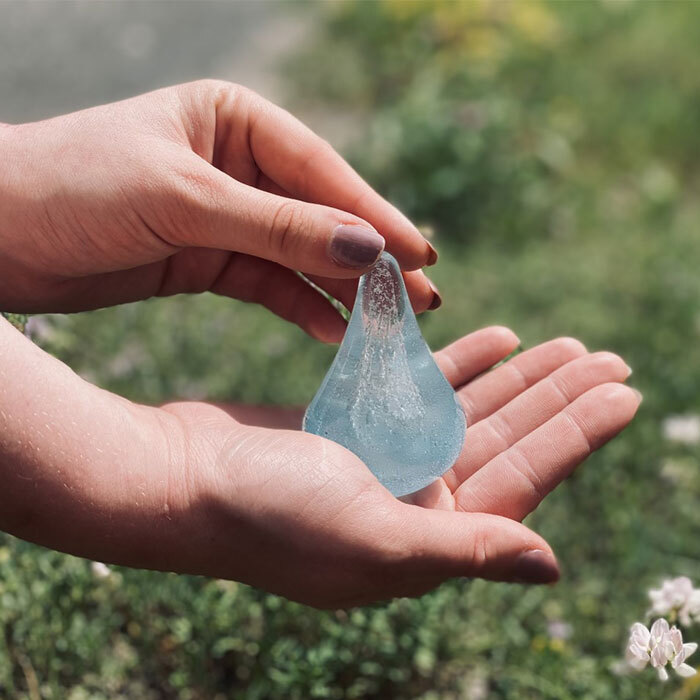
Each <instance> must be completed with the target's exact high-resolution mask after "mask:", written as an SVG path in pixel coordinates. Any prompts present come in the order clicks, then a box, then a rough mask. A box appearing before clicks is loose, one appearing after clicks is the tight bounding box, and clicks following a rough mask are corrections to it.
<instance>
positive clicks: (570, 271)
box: [0, 0, 700, 700]
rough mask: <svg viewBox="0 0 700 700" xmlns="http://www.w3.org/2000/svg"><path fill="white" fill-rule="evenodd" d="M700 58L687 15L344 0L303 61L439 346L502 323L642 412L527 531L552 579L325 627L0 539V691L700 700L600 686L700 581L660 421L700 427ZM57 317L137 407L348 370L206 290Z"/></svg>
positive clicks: (695, 480) (262, 391)
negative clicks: (650, 621)
mask: <svg viewBox="0 0 700 700" xmlns="http://www.w3.org/2000/svg"><path fill="white" fill-rule="evenodd" d="M699 45H700V5H698V4H696V3H690V2H687V3H681V2H677V3H655V2H647V3H641V2H637V3H635V2H622V0H619V1H617V2H616V1H615V0H609V1H608V2H578V3H573V2H572V3H551V4H548V3H545V4H542V3H537V2H522V3H520V2H518V3H516V2H513V3H506V2H485V1H484V2H470V3H451V2H431V3H427V2H426V3H423V2H414V3H386V2H372V3H370V2H358V3H357V4H350V3H348V4H345V3H343V4H329V5H328V6H327V7H326V8H325V14H324V16H323V21H322V22H321V23H320V24H319V36H318V37H317V39H315V40H314V41H313V42H311V43H310V44H308V45H307V46H306V47H305V48H304V49H303V54H300V55H298V56H297V57H296V59H295V61H294V63H293V66H292V67H291V69H290V70H291V73H292V76H293V83H292V84H294V86H295V91H296V96H295V97H296V99H297V101H298V103H299V104H303V105H304V106H305V107H308V106H309V105H310V104H319V105H321V106H322V107H323V108H324V109H331V110H332V109H335V108H337V109H338V110H339V111H343V112H344V113H346V114H347V113H348V112H350V113H351V114H352V115H354V116H355V119H354V122H355V124H356V126H357V129H358V134H357V142H356V143H357V145H356V146H355V147H354V148H351V149H350V150H349V155H350V156H351V157H352V158H353V160H354V162H355V163H356V165H357V166H358V168H359V169H360V170H361V172H362V173H363V174H364V175H365V176H367V177H368V179H369V180H370V181H372V182H373V184H375V185H376V186H377V187H378V188H379V189H380V190H381V191H382V192H383V193H385V194H386V195H387V196H389V197H390V198H391V199H393V200H394V201H396V202H397V203H398V204H400V205H401V206H402V207H403V209H404V210H405V211H406V212H407V213H409V214H410V215H411V216H413V217H415V219H416V220H417V221H419V222H421V223H423V224H426V225H431V226H433V227H434V229H435V231H436V242H437V246H438V248H439V250H440V251H441V254H442V255H441V260H440V262H439V264H438V265H437V267H436V268H435V270H434V275H433V276H434V278H435V280H436V282H437V284H438V286H439V287H440V288H441V290H442V292H443V296H444V299H445V303H444V306H443V308H442V309H440V310H439V311H438V312H436V313H433V314H430V315H428V316H427V317H425V318H424V319H423V321H422V323H423V329H424V332H425V335H426V337H427V339H428V341H429V343H430V344H431V346H432V347H438V346H440V345H441V344H444V343H446V342H448V341H450V340H452V339H454V337H455V336H456V335H458V334H461V333H462V332H468V331H470V330H472V329H475V328H477V327H480V326H483V325H486V324H489V323H503V324H506V325H510V326H511V327H512V328H513V329H514V330H516V332H518V333H519V334H520V336H521V338H522V339H523V342H524V344H525V345H526V346H532V345H534V344H536V343H538V342H541V341H543V340H546V339H548V338H550V337H553V336H556V335H562V334H565V335H574V336H577V337H579V338H581V339H582V340H583V341H584V342H585V343H586V344H587V345H588V347H589V348H591V349H598V348H607V349H612V350H614V351H617V352H619V353H621V354H622V355H623V356H624V357H625V358H626V359H627V361H628V362H629V364H630V365H631V366H632V367H633V368H634V375H633V377H632V383H633V384H634V385H635V386H637V387H638V388H640V389H641V390H642V392H643V393H644V396H645V401H644V403H643V404H642V407H641V410H640V413H639V415H638V417H637V419H636V420H635V421H634V423H633V424H632V426H631V427H630V428H629V429H628V430H627V431H626V432H625V433H624V434H623V435H622V436H621V437H620V438H619V439H617V440H615V441H614V442H613V443H611V444H610V445H609V446H607V447H606V448H605V449H603V450H602V451H601V452H600V453H598V454H597V455H595V456H594V457H593V458H592V459H591V460H589V462H587V463H586V465H585V466H584V467H582V468H581V469H580V470H579V471H578V472H577V473H576V474H575V475H574V476H572V477H571V478H570V479H569V480H568V481H567V482H566V483H565V484H563V485H562V486H561V487H560V488H559V489H558V490H557V491H556V492H555V493H554V494H552V495H551V496H550V497H549V498H548V499H547V500H546V502H545V503H544V504H543V505H542V506H541V507H540V508H539V509H538V511H537V512H536V513H535V514H534V515H533V516H531V517H530V519H529V521H528V523H529V525H530V526H532V527H533V528H534V529H536V530H538V531H539V532H541V533H542V534H543V535H544V536H545V537H547V538H548V540H549V541H550V542H551V543H552V545H553V547H554V549H555V551H557V552H558V554H559V557H560V560H561V564H562V568H563V580H562V582H561V583H560V584H559V585H557V586H556V587H553V588H520V587H516V586H507V585H495V584H487V583H484V582H480V581H476V582H467V581H454V582H450V583H448V584H445V585H444V586H442V587H441V588H440V589H439V590H438V591H436V592H434V593H432V594H430V595H427V596H425V597H423V598H422V599H420V600H398V601H394V602H393V603H390V604H387V605H379V606H375V607H371V608H367V609H361V610H354V611H347V612H346V611H338V612H323V613H321V612H315V611H312V610H309V609H307V608H304V607H302V606H299V605H296V604H292V603H289V602H286V601H284V600H282V599H280V598H277V597H274V596H270V595H266V594H264V593H261V592H259V591H256V590H253V589H251V588H248V587H246V586H242V585H238V584H234V583H223V582H218V581H208V580H204V579H199V578H194V577H178V576H174V575H165V574H154V573H148V572H139V571H130V570H126V569H119V570H117V571H116V572H115V573H113V574H112V575H111V576H109V577H107V578H104V579H100V578H96V577H95V576H94V575H93V573H92V572H91V569H90V564H89V563H88V562H85V561H82V560H79V559H75V558H72V557H68V556H64V555H60V554H56V553H52V552H48V551H46V550H43V549H41V548H38V547H35V546H31V545H28V544H25V543H22V542H19V541H17V540H14V539H12V538H10V537H3V538H2V539H0V626H1V627H0V629H2V632H3V633H2V634H0V696H3V697H4V696H7V697H13V698H14V697H18V698H24V697H39V695H38V694H37V693H41V696H42V697H47V698H48V697H51V698H63V697H68V698H72V699H73V700H77V699H79V698H95V699H97V698H114V697H139V698H149V697H153V698H161V697H168V698H170V697H173V698H181V699H182V700H185V699H188V698H193V699H196V698H211V697H219V698H225V697H236V698H238V697H240V698H250V699H251V700H254V699H257V698H261V699H262V698H265V699H274V698H285V699H287V698H291V699H294V698H299V699H301V698H311V697H317V698H423V699H424V700H433V699H434V700H438V699H448V698H450V699H451V698H474V699H477V698H479V699H480V698H489V699H490V698H493V699H500V698H507V699H508V700H538V699H540V698H551V699H552V700H567V699H573V698H576V699H584V698H585V699H588V700H601V699H610V700H631V699H633V698H634V699H636V698H654V697H673V698H679V699H687V698H694V697H700V682H698V680H697V678H698V676H696V677H695V678H694V679H689V680H687V681H683V680H682V679H678V678H675V677H674V678H672V679H671V680H670V681H669V682H668V684H667V685H665V686H662V685H661V684H660V683H659V682H658V680H657V679H656V677H655V675H654V674H653V672H652V671H650V670H648V671H647V672H645V673H642V674H641V675H639V676H621V675H616V674H615V673H614V672H613V671H612V670H611V668H612V667H613V664H614V662H615V661H616V660H618V659H619V658H620V655H621V651H622V648H623V645H624V643H625V641H626V635H627V629H628V626H629V625H630V624H631V623H632V622H633V621H635V620H636V619H642V618H643V615H644V612H645V610H646V609H647V607H648V601H647V598H646V591H647V589H648V588H649V587H651V586H656V585H657V584H658V583H659V582H660V580H661V579H662V578H663V577H665V576H669V575H681V574H685V575H688V576H690V577H691V578H693V579H694V580H695V582H696V583H700V542H699V540H698V537H697V533H698V532H699V531H700V530H699V528H700V507H698V501H699V499H700V472H699V469H700V446H699V445H697V444H684V443H679V442H671V441H669V440H668V439H667V438H665V437H664V434H663V430H662V426H663V421H664V420H665V419H666V418H667V417H668V416H669V415H673V414H684V413H700V398H698V397H699V395H700V274H698V267H699V264H700V235H698V230H697V229H698V221H700V200H699V199H698V197H697V195H696V193H697V191H698V184H699V177H698V175H699V174H700V139H698V138H697V123H698V118H699V117H700V52H698V50H697V47H698V46H699ZM48 323H49V324H50V325H48V327H46V328H44V330H43V333H42V337H41V338H40V341H39V342H41V343H42V344H43V345H44V346H45V347H46V348H47V349H49V350H50V351H52V352H54V353H55V354H56V355H58V356H59V357H61V358H62V359H64V360H65V361H67V362H68V363H69V364H70V365H71V366H72V367H74V368H75V369H76V370H77V371H79V372H81V373H82V374H83V375H85V376H88V377H89V378H91V379H93V380H94V381H97V382H98V383H99V384H100V385H102V386H104V387H106V388H109V389H111V390H114V391H118V392H120V393H122V394H124V395H127V396H129V397H132V398H134V399H137V400H144V401H159V400H161V399H164V398H166V397H171V396H174V395H176V396H190V397H197V398H200V397H208V398H212V399H224V398H225V399H232V400H240V401H257V402H267V401H272V402H279V403H301V402H305V401H308V400H309V399H310V397H311V396H312V395H313V392H314V390H315V388H316V387H317V386H318V384H319V382H320V381H321V378H322V376H323V374H324V372H325V369H326V367H327V366H328V364H329V362H330V360H331V358H332V356H333V352H334V350H333V349H332V348H323V347H319V346H317V345H316V344H315V343H314V342H313V341H311V340H309V339H308V338H306V337H304V336H303V334H302V333H301V332H300V331H299V330H297V329H296V328H292V327H288V326H286V325H285V324H284V323H283V322H281V321H279V320H278V319H275V318H273V317H272V316H270V315H269V314H268V313H266V312H265V311H263V310H261V309H258V308H252V307H247V306H245V305H243V304H240V303H238V302H232V301H229V300H223V299H217V298H214V297H202V298H187V297H179V298H174V299H169V300H157V301H149V302H146V303H144V304H139V305H132V306H125V307H121V308H117V309H109V310H104V311H99V312H93V313H89V314H81V315H77V316H72V317H57V318H53V319H50V320H49V322H48ZM560 623H564V625H562V624H560ZM567 625H568V626H570V627H567ZM556 629H558V630H559V633H558V634H557V633H555V632H554V630H556ZM561 630H568V631H570V635H569V636H568V637H567V634H563V635H562V634H561ZM562 636H563V637H567V638H561V637H562ZM687 638H688V640H691V641H700V629H697V628H696V629H695V630H693V631H692V632H691V633H690V634H689V635H687ZM690 661H691V662H694V663H695V664H697V663H698V660H697V659H696V658H695V657H693V658H691V660H690Z"/></svg>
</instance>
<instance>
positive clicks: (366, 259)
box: [328, 224, 384, 269]
mask: <svg viewBox="0 0 700 700" xmlns="http://www.w3.org/2000/svg"><path fill="white" fill-rule="evenodd" d="M383 250H384V239H383V238H382V236H380V235H379V234H378V233H377V232H376V231H375V230H373V229H371V228H367V227H366V226H359V225H357V224H341V225H340V226H336V227H335V229H334V230H333V233H332V234H331V240H330V243H329V244H328V252H329V253H330V256H331V258H332V259H333V261H334V262H336V263H337V264H338V265H342V266H343V267H350V268H354V269H361V268H363V267H367V266H369V265H371V264H372V263H374V262H376V261H377V259H378V258H379V256H380V255H381V254H382V251H383Z"/></svg>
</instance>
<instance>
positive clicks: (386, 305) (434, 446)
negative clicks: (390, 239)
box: [304, 253, 466, 496]
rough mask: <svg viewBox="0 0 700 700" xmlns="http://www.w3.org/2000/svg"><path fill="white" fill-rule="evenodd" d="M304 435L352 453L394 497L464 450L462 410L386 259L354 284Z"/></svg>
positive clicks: (394, 266)
mask: <svg viewBox="0 0 700 700" xmlns="http://www.w3.org/2000/svg"><path fill="white" fill-rule="evenodd" d="M304 430H306V431H307V432H309V433H314V434H316V435H321V436H323V437H325V438H329V439H330V440H333V441H334V442H337V443H339V444H340V445H343V446H344V447H347V448H348V449H349V450H350V451H352V452H354V453H355V454H356V455H357V456H358V457H360V459H362V461H363V462H365V464H366V465H367V466H368V467H369V468H370V469H371V470H372V472H373V473H374V475H375V476H376V477H377V479H379V481H380V482H381V483H382V484H384V486H386V487H387V488H388V489H389V490H390V491H391V492H392V493H393V494H394V495H395V496H405V495H408V494H410V493H413V492H415V491H418V490H419V489H422V488H424V487H425V486H428V485H429V484H431V483H432V482H433V481H435V479H437V478H439V477H441V476H442V475H443V474H444V473H445V472H446V471H447V470H448V469H449V468H450V467H451V466H452V465H453V464H454V463H455V461H456V459H457V457H458V456H459V453H460V452H461V450H462V445H463V443H464V436H465V432H466V420H465V417H464V412H463V410H462V407H461V405H460V404H459V401H458V399H457V397H456V395H455V392H454V389H453V388H452V386H451V385H450V383H449V382H448V381H447V380H446V379H445V377H444V375H443V374H442V372H441V371H440V369H439V367H438V366H437V364H436V363H435V360H434V359H433V356H432V353H431V352H430V348H429V347H428V345H427V344H426V342H425V340H424V339H423V336H422V335H421V332H420V328H419V327H418V322H417V321H416V317H415V314H414V313H413V309H412V308H411V304H410V301H409V299H408V295H407V294H406V287H405V285H404V282H403V278H402V276H401V270H400V269H399V266H398V263H397V262H396V260H395V259H394V258H393V257H392V256H391V255H389V254H388V253H383V254H382V256H381V258H380V260H379V262H377V264H376V265H375V266H374V267H373V268H372V269H371V270H370V271H369V272H367V273H366V274H365V275H364V276H363V277H362V279H361V280H360V284H359V288H358V292H357V299H356V301H355V306H354V310H353V313H352V317H351V319H350V324H349V325H348V329H347V332H346V333H345V338H344V339H343V343H342V345H341V346H340V349H339V350H338V354H337V355H336V357H335V360H334V361H333V364H332V366H331V368H330V370H329V371H328V374H327V375H326V377H325V379H324V380H323V383H322V385H321V388H320V389H319V391H318V393H317V394H316V396H315V398H314V400H313V401H312V402H311V405H310V406H309V408H308V410H307V412H306V415H305V417H304Z"/></svg>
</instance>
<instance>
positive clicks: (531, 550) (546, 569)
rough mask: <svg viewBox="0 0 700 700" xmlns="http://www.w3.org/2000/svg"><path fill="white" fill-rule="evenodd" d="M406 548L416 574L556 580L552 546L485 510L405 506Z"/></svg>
mask: <svg viewBox="0 0 700 700" xmlns="http://www.w3.org/2000/svg"><path fill="white" fill-rule="evenodd" d="M406 508H408V509H410V513H409V517H407V518H406V522H404V523H403V524H402V527H401V538H402V539H403V540H404V543H403V549H404V551H408V552H409V553H410V554H409V557H408V559H409V560H410V568H411V570H412V571H413V572H414V574H415V575H416V576H417V577H418V576H421V577H424V578H425V577H433V578H435V579H441V580H442V579H446V578H452V577H455V576H467V577H469V578H485V579H489V580H492V581H511V582H518V583H554V582H555V581H557V580H558V579H559V567H558V564H557V560H556V558H555V556H554V554H553V552H552V550H551V548H550V546H549V545H548V544H547V543H546V542H545V540H544V539H542V538H541V537H540V536H539V535H537V534H535V533H534V532H533V531H532V530H530V529H528V528H527V527H525V526H524V525H522V524H520V523H518V522H516V521H514V520H509V519H508V518H503V517H501V516H498V515H490V514H486V513H456V512H450V511H444V510H427V509H424V508H420V507H419V506H410V505H407V506H406Z"/></svg>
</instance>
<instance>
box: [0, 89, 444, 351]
mask: <svg viewBox="0 0 700 700" xmlns="http://www.w3.org/2000/svg"><path fill="white" fill-rule="evenodd" d="M0 159H1V160H2V163H3V167H2V169H1V172H0V195H1V196H0V231H2V233H3V235H2V242H1V243H0V278H2V279H3V285H2V288H0V308H4V309H6V310H12V311H27V312H46V311H75V310H82V309H88V308H96V307H101V306H106V305H111V304H119V303H123V302H128V301H135V300H138V299H144V298H147V297H151V296H162V295H170V294H177V293H180V292H201V291H205V290H211V291H213V292H215V293H217V294H222V295H226V296H231V297H235V298H239V299H243V300H245V301H254V302H258V303H261V304H264V305H265V306H267V307H268V308H270V309H271V310H272V311H273V312H275V313H277V314H278V315H280V316H282V317H283V318H285V319H287V320H290V321H292V322H294V323H297V324H299V325H300V326H301V327H302V328H304V329H305V330H306V331H307V332H309V333H310V334H311V335H313V336H314V337H316V338H319V339H321V340H324V341H338V340H339V339H340V338H341V337H342V334H343V331H344V322H343V320H342V318H341V317H340V316H339V314H338V313H337V312H336V311H335V309H334V308H333V307H332V306H331V304H330V303H329V302H328V301H327V300H326V299H325V298H324V297H323V296H322V295H320V294H319V293H318V292H317V291H315V290H314V289H312V288H311V287H310V286H309V285H308V284H307V283H306V282H305V281H303V280H302V279H301V278H300V277H299V276H298V275H297V274H296V273H295V271H301V272H304V273H306V274H307V275H308V276H309V277H310V278H311V279H312V280H313V281H314V282H315V283H316V284H317V285H318V286H320V287H321V288H322V289H324V290H325V291H327V292H328V293H330V294H331V295H332V296H333V297H335V298H337V299H340V300H341V301H343V302H344V303H345V304H346V305H347V306H349V307H351V306H352V301H353V298H354V294H355V289H356V278H357V277H359V275H360V274H362V272H364V271H365V270H366V269H368V267H369V266H371V264H372V263H374V262H375V261H376V259H377V257H378V256H379V254H380V253H381V251H382V250H383V249H384V247H385V245H386V249H387V250H388V251H390V252H391V253H393V254H394V256H395V257H396V258H397V259H398V260H399V262H400V264H401V266H402V269H404V270H406V271H407V272H406V273H405V277H406V284H407V287H408V290H409V294H410V296H411V299H412V302H413V304H414V307H415V308H416V310H417V311H423V310H425V309H427V308H435V307H436V306H437V305H438V304H439V295H438V294H437V291H436V290H435V288H434V286H432V284H431V283H430V282H429V280H428V278H427V277H426V276H425V275H424V274H423V272H421V271H420V270H419V268H421V267H422V266H423V265H426V264H432V263H433V262H435V258H436V254H435V251H434V249H433V248H432V247H431V246H430V244H429V243H428V242H427V241H426V240H425V239H424V238H423V236H421V234H420V233H419V232H418V231H417V229H416V228H415V227H414V226H413V225H412V224H411V223H410V222H409V221H408V220H407V219H406V218H405V217H404V216H403V215H402V214H401V213H400V212H399V211H398V210H396V209H395V208H394V207H393V206H391V205H390V204H389V203H388V202H386V201H385V200H384V199H382V197H380V196H379V195H378V194H377V193H376V192H374V191H373V190H372V189H371V188H370V187H369V186H368V185H367V184H366V183H365V182H364V181H363V180H362V179H361V178H360V177H359V175H357V173H356V172H355V171H354V170H353V169H352V168H351V167H350V166H349V165H348V164H347V163H346V162H345V161H344V160H343V159H342V158H341V157H340V156H339V155H338V154H337V153H335V151H334V150H333V149H332V148H331V147H330V146H329V145H328V144H327V143H326V142H325V141H323V140H322V139H321V138H319V137H318V136H316V135H315V134H314V133H313V132H311V131H310V130H309V129H307V128H306V127H305V126H303V125H302V124H301V122H299V121H297V120H296V119H295V118H294V117H292V116H291V115H290V114H289V113H288V112H286V111H284V110H282V109H280V108H278V107H275V106H274V105H272V104H270V103H269V102H267V101H266V100H264V99H263V98H261V97H260V96H258V95H256V94H255V93H253V92H252V91H250V90H247V89H246V88H243V87H241V86H238V85H232V84H229V83H224V82H218V81H210V80H204V81H198V82H196V83H190V84H186V85H180V86H176V87H173V88H167V89H163V90H159V91H156V92H153V93H150V94H147V95H142V96H140V97H136V98H133V99H129V100H125V101H123V102H118V103H114V104H109V105H104V106H100V107H96V108H93V109H88V110H84V111H81V112H76V113H74V114H69V115H66V116H61V117H57V118H54V119H49V120H46V121H42V122H37V123H33V124H23V125H19V126H8V125H0Z"/></svg>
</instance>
